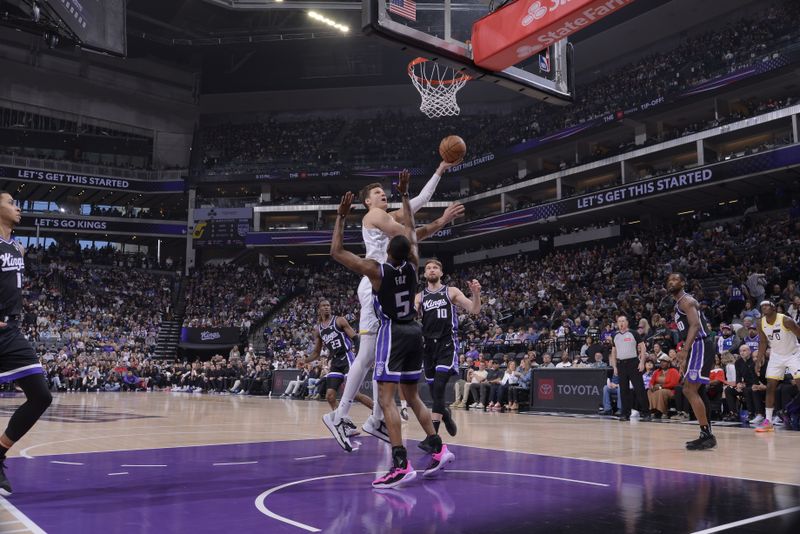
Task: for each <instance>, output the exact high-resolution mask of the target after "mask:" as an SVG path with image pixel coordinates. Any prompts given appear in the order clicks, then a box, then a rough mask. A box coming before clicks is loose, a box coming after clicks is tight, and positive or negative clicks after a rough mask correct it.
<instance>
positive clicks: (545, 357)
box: [539, 352, 555, 369]
mask: <svg viewBox="0 0 800 534" xmlns="http://www.w3.org/2000/svg"><path fill="white" fill-rule="evenodd" d="M539 367H541V368H543V369H547V368H554V367H555V365H554V364H553V357H552V356H551V355H550V354H549V353H547V352H545V353H544V354H542V364H541V365H540V366H539Z"/></svg>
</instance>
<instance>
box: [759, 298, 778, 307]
mask: <svg viewBox="0 0 800 534" xmlns="http://www.w3.org/2000/svg"><path fill="white" fill-rule="evenodd" d="M761 306H772V307H773V308H774V307H775V303H774V302H772V301H771V300H762V301H761V304H759V305H758V307H759V308H760V307H761Z"/></svg>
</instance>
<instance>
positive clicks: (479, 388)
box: [467, 360, 489, 410]
mask: <svg viewBox="0 0 800 534" xmlns="http://www.w3.org/2000/svg"><path fill="white" fill-rule="evenodd" d="M488 376H489V373H488V372H487V371H486V362H484V361H483V360H481V361H480V362H479V363H478V369H477V370H473V371H472V379H471V380H470V384H469V394H470V396H471V397H472V403H471V404H469V405H468V406H467V407H468V408H475V409H476V410H483V409H484V407H485V406H486V404H485V403H486V402H487V401H486V395H488V392H489V391H488V390H489V386H488V384H487V382H486V380H487V378H488Z"/></svg>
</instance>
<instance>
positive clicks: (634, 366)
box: [610, 315, 650, 421]
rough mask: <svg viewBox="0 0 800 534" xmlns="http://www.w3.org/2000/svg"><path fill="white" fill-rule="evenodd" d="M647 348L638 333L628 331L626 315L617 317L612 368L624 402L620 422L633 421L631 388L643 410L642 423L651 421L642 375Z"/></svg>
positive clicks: (612, 351) (612, 350)
mask: <svg viewBox="0 0 800 534" xmlns="http://www.w3.org/2000/svg"><path fill="white" fill-rule="evenodd" d="M644 359H645V346H644V341H643V340H642V339H641V338H640V337H639V335H638V334H637V333H636V332H632V331H630V330H628V318H627V317H625V316H624V315H620V316H619V317H617V333H616V334H615V335H614V347H613V348H612V349H611V357H610V360H611V367H613V368H614V374H615V375H617V376H619V396H620V399H621V401H622V408H621V411H622V413H621V414H620V418H619V420H620V421H630V420H631V408H632V406H631V403H632V399H631V386H630V384H633V392H634V393H635V394H636V399H637V400H638V401H639V408H640V409H641V416H640V418H639V420H640V421H649V420H650V401H648V400H647V392H645V390H644V382H643V381H642V373H643V372H644Z"/></svg>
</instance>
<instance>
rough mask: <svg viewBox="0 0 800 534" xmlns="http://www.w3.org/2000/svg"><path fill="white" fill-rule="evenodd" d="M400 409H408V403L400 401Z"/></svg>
mask: <svg viewBox="0 0 800 534" xmlns="http://www.w3.org/2000/svg"><path fill="white" fill-rule="evenodd" d="M400 407H401V408H408V403H407V402H406V401H404V400H400Z"/></svg>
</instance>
